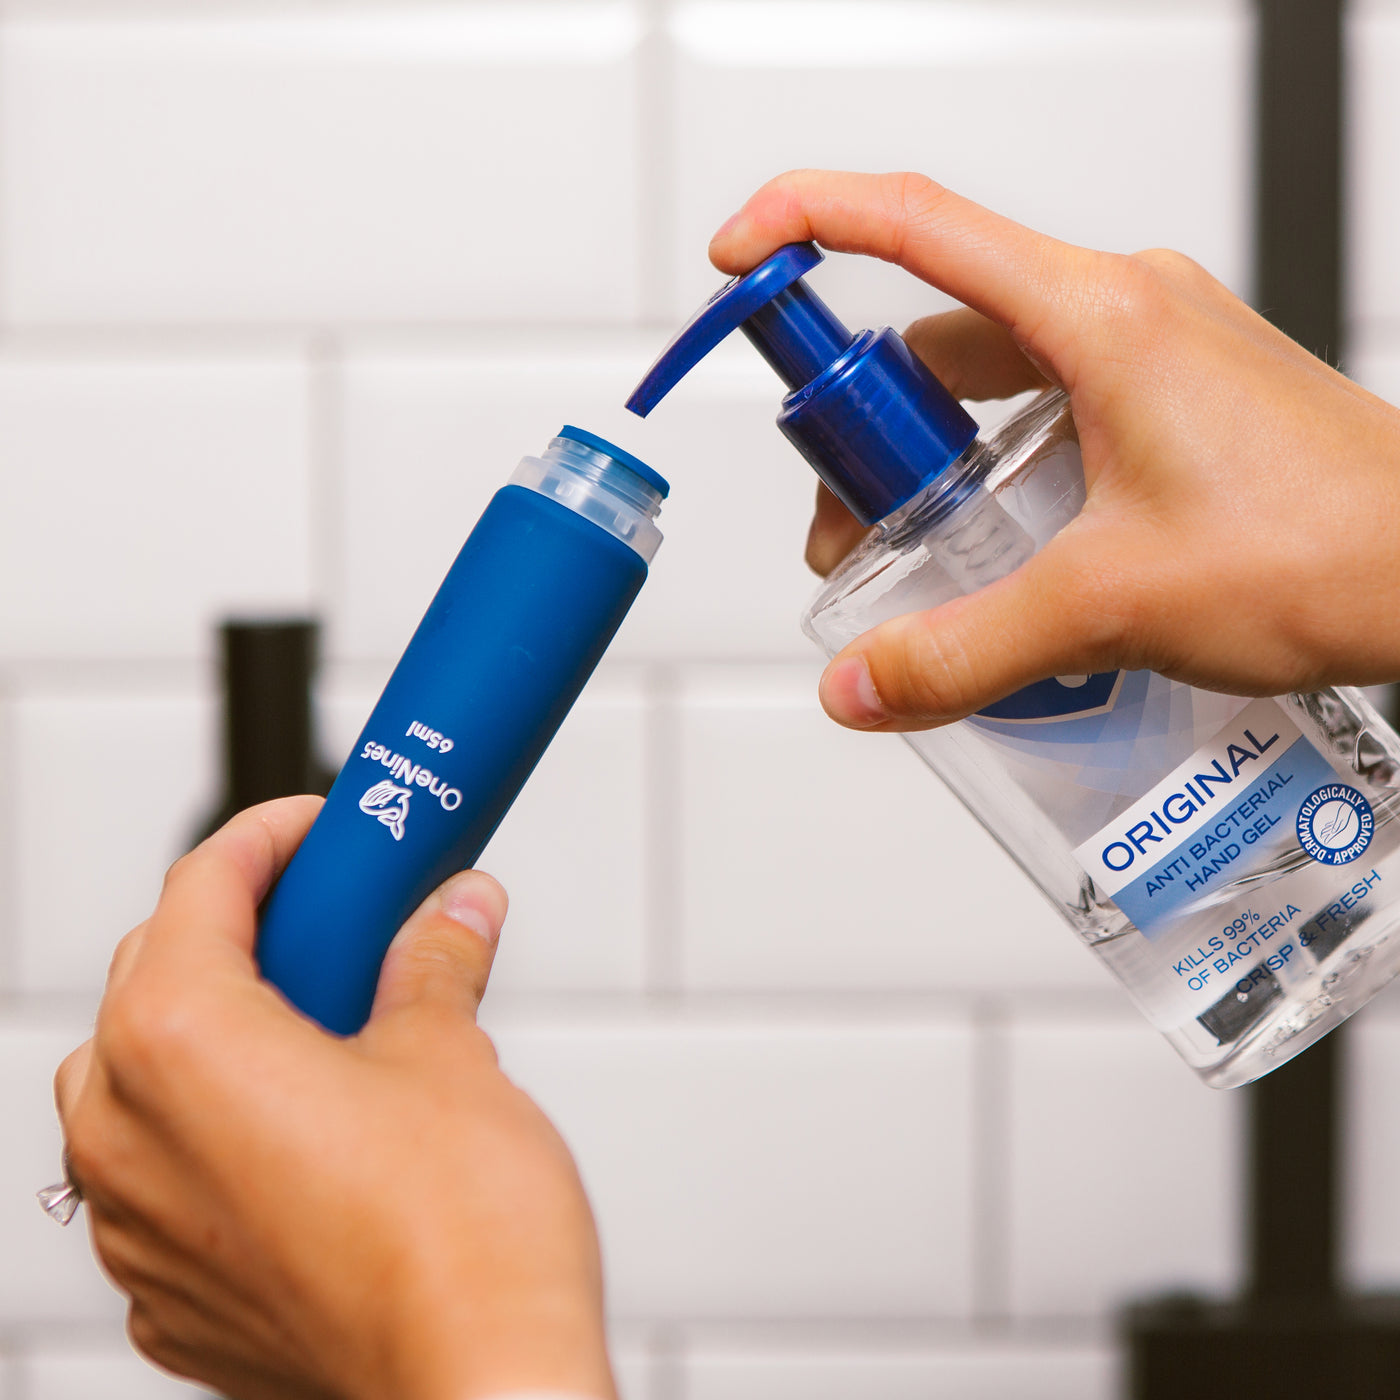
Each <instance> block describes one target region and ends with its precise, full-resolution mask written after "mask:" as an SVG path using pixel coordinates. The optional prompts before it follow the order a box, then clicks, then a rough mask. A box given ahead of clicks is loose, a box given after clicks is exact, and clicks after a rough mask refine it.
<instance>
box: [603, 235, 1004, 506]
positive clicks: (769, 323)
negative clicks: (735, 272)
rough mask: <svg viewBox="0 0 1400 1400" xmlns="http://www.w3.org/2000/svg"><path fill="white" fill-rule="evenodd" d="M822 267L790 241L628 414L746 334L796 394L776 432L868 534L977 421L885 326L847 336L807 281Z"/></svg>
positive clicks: (741, 282) (649, 378)
mask: <svg viewBox="0 0 1400 1400" xmlns="http://www.w3.org/2000/svg"><path fill="white" fill-rule="evenodd" d="M821 260H822V254H821V252H820V251H819V250H818V248H817V247H816V245H815V244H813V243H789V244H788V245H787V246H786V247H784V248H779V249H778V251H777V252H776V253H774V254H773V255H772V256H771V257H770V258H768V259H767V260H766V261H764V262H762V263H760V264H759V265H758V266H757V267H756V268H755V269H754V270H753V271H752V272H750V273H747V274H746V275H744V276H742V277H735V278H733V279H732V280H731V281H729V282H727V283H726V284H725V285H724V286H723V287H721V288H720V289H719V291H718V292H716V293H715V294H714V296H712V297H711V298H710V299H709V301H707V302H706V303H705V305H704V306H702V307H701V308H700V310H699V311H697V312H696V313H695V315H694V316H692V317H691V319H690V320H689V321H688V322H686V324H685V325H684V326H683V327H682V328H681V329H680V331H679V332H678V333H677V335H676V337H675V339H674V340H672V341H671V343H670V344H669V345H668V346H667V347H666V349H665V350H663V351H662V353H661V356H660V358H658V359H657V361H656V363H655V364H654V365H652V367H651V368H650V369H649V370H648V371H647V373H646V377H645V378H644V379H643V380H642V382H641V383H640V384H639V385H638V386H637V387H636V389H635V390H634V391H633V393H632V397H631V398H629V399H628V400H627V407H628V408H629V409H631V410H632V412H633V413H636V414H639V415H640V416H641V417H643V418H645V417H646V415H647V414H648V413H650V412H651V410H652V409H653V408H655V407H656V405H657V404H658V403H660V402H661V400H662V399H663V398H664V397H665V396H666V395H667V394H668V393H669V392H670V391H671V390H672V389H674V388H675V386H676V385H677V384H678V383H679V382H680V381H681V379H683V378H684V377H685V376H686V375H687V374H688V373H689V372H690V371H691V370H692V369H694V368H695V366H696V365H697V364H699V363H700V361H701V360H702V359H704V358H705V356H706V355H708V354H709V353H710V351H711V350H713V349H714V348H715V346H717V345H718V344H719V343H720V341H722V340H723V339H725V337H726V336H728V335H729V334H730V333H731V332H733V331H736V330H742V331H743V332H744V334H745V335H746V336H747V337H748V339H749V340H750V342H751V343H752V344H753V346H754V348H755V349H756V350H757V351H758V352H759V354H761V355H762V356H763V358H764V359H765V360H767V361H768V363H769V364H770V365H772V367H773V369H774V370H775V371H776V372H777V374H778V376H779V378H781V379H782V381H783V382H784V383H785V384H786V385H787V387H788V389H789V390H791V392H790V393H789V394H788V396H787V398H785V399H784V400H783V407H782V411H781V412H780V413H779V415H778V426H779V428H781V429H782V431H783V433H784V435H785V436H786V437H787V438H788V439H789V441H791V442H792V443H793V445H794V446H795V447H796V448H797V450H798V451H799V452H801V453H802V455H803V456H804V457H805V458H806V459H807V460H808V462H810V463H811V464H812V466H813V467H814V468H815V469H816V472H817V474H818V475H819V476H820V477H821V478H822V480H823V481H825V482H826V484H827V485H828V486H829V487H831V489H832V490H833V491H834V492H835V493H836V495H837V496H839V497H840V499H841V500H842V501H844V502H845V504H846V506H847V508H848V509H849V510H850V511H851V513H852V514H853V515H855V517H856V518H857V519H858V520H860V521H862V522H863V523H864V524H867V525H868V524H871V523H872V522H873V521H876V520H883V519H884V517H885V516H887V515H889V514H890V513H891V512H892V511H894V510H897V509H898V508H899V507H900V506H902V505H903V504H904V503H905V502H906V501H908V500H909V499H910V498H911V497H912V496H914V495H915V494H916V493H917V492H918V491H920V490H921V489H922V488H923V487H924V486H926V485H927V484H928V483H929V482H931V481H932V480H933V479H934V477H936V476H937V475H938V474H939V473H940V472H942V471H944V470H945V469H946V468H947V467H948V466H949V465H950V464H951V463H952V462H954V461H956V460H957V458H958V457H960V456H961V455H962V453H963V452H964V451H965V450H966V448H967V447H968V445H969V444H970V443H971V442H972V440H973V438H974V437H976V435H977V424H976V423H975V422H974V421H973V420H972V419H971V418H970V417H968V415H967V414H966V413H965V412H963V409H962V405H961V404H959V403H958V401H957V400H956V399H955V398H953V396H952V395H951V394H950V393H949V392H948V391H947V390H946V389H945V388H944V387H943V386H942V385H941V384H940V383H939V382H938V380H936V379H935V378H934V377H933V375H932V374H930V373H929V371H928V370H927V369H926V368H925V367H924V365H923V363H922V362H921V361H920V360H918V359H916V358H915V356H914V355H913V354H912V352H911V351H910V350H909V348H908V346H906V345H905V343H904V342H903V340H901V339H900V338H899V336H897V335H896V334H895V333H894V332H893V331H892V330H890V329H889V328H888V327H886V328H885V329H884V330H882V331H880V332H878V333H876V332H874V331H862V332H861V333H860V335H858V336H854V337H853V336H852V335H851V333H850V331H848V330H847V329H846V327H845V326H844V325H842V323H841V321H840V319H839V318H838V317H837V316H836V315H835V314H834V313H833V312H832V310H831V309H830V307H828V306H827V305H826V303H825V302H824V301H822V299H821V298H820V297H819V296H818V295H817V294H816V293H815V292H814V291H812V289H811V288H810V287H809V286H808V285H807V284H806V282H804V281H803V280H802V279H803V276H804V274H806V273H808V272H810V271H811V270H812V269H813V268H814V267H816V265H817V264H818V263H819V262H821Z"/></svg>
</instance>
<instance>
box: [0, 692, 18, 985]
mask: <svg viewBox="0 0 1400 1400" xmlns="http://www.w3.org/2000/svg"><path fill="white" fill-rule="evenodd" d="M15 698H16V697H15V685H14V677H13V676H12V674H11V672H10V671H9V669H8V668H5V669H0V783H3V784H4V787H5V791H7V792H14V791H16V790H17V788H18V786H19V772H18V769H19V756H18V754H17V753H16V750H15ZM0 875H2V876H3V879H0V1010H3V1009H4V1008H5V1007H6V1006H7V1005H13V1004H17V1002H18V1000H19V995H20V988H19V907H18V896H17V887H18V884H19V878H18V877H19V870H18V859H17V857H16V853H15V830H14V820H13V815H12V811H11V805H10V804H9V803H6V804H5V807H4V809H3V811H0Z"/></svg>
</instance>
